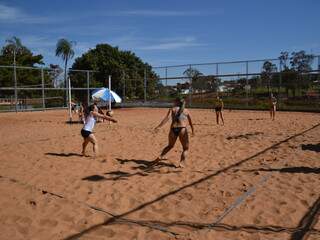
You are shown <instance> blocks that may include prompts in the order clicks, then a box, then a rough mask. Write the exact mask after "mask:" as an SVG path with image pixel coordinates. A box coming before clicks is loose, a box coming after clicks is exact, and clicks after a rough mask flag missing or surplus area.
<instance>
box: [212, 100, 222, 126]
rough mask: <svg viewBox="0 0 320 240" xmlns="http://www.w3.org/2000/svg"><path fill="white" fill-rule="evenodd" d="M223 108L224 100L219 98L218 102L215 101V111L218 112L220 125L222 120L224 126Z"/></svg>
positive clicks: (217, 118)
mask: <svg viewBox="0 0 320 240" xmlns="http://www.w3.org/2000/svg"><path fill="white" fill-rule="evenodd" d="M223 107H224V104H223V101H222V99H221V98H220V97H219V96H217V100H216V101H215V106H214V109H215V111H216V121H217V124H218V125H219V119H220V118H221V121H222V125H224V120H223V116H222V110H223Z"/></svg>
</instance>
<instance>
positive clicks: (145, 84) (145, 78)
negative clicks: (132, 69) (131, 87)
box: [143, 67, 147, 102]
mask: <svg viewBox="0 0 320 240" xmlns="http://www.w3.org/2000/svg"><path fill="white" fill-rule="evenodd" d="M143 87H144V93H143V95H144V102H146V101H147V68H146V67H145V68H144V83H143Z"/></svg>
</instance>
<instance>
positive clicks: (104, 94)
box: [92, 88, 122, 103]
mask: <svg viewBox="0 0 320 240" xmlns="http://www.w3.org/2000/svg"><path fill="white" fill-rule="evenodd" d="M110 95H111V101H112V102H116V103H121V102H122V100H121V98H120V97H119V95H118V94H116V93H115V92H114V91H112V90H111V91H110V90H109V89H108V88H99V89H95V90H93V92H92V99H93V100H95V101H109V98H110Z"/></svg>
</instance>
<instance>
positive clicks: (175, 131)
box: [153, 98, 194, 167]
mask: <svg viewBox="0 0 320 240" xmlns="http://www.w3.org/2000/svg"><path fill="white" fill-rule="evenodd" d="M170 115H171V120H172V122H171V127H170V132H169V143H168V145H167V146H166V147H165V148H164V149H163V150H162V152H161V154H160V156H159V157H158V158H157V159H156V160H155V161H154V163H153V164H155V163H157V162H159V161H160V160H162V159H163V157H164V156H165V154H167V153H168V152H169V151H170V150H171V149H172V148H173V146H174V144H175V143H176V141H177V138H178V137H179V140H180V142H181V144H182V148H183V152H182V154H181V158H180V164H179V167H184V162H185V160H186V158H187V153H188V150H189V135H188V130H187V126H188V123H189V125H190V127H191V131H192V135H194V129H193V124H192V120H191V116H190V113H189V111H188V110H187V109H186V108H185V101H184V99H182V98H177V99H176V100H175V105H174V107H173V108H170V109H169V111H168V112H167V115H166V116H165V118H164V119H163V120H162V121H161V123H160V124H159V125H158V126H157V127H156V128H155V130H157V129H159V128H161V127H162V126H163V125H165V124H166V123H167V122H168V121H169V119H170Z"/></svg>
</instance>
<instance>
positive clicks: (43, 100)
mask: <svg viewBox="0 0 320 240" xmlns="http://www.w3.org/2000/svg"><path fill="white" fill-rule="evenodd" d="M41 88H42V109H43V111H44V110H45V108H46V103H45V99H44V98H45V94H44V72H43V68H41Z"/></svg>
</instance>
